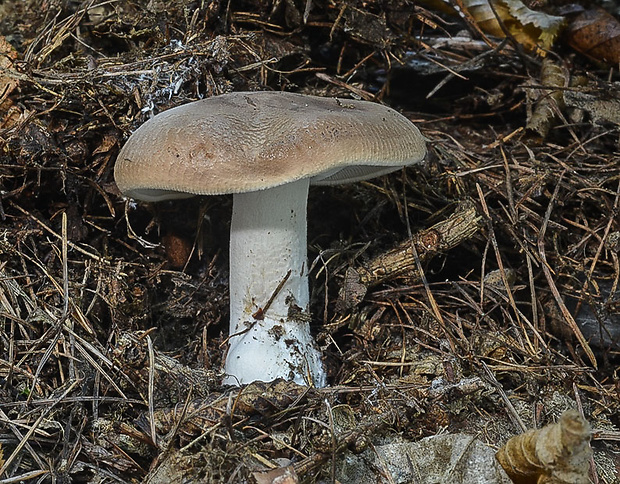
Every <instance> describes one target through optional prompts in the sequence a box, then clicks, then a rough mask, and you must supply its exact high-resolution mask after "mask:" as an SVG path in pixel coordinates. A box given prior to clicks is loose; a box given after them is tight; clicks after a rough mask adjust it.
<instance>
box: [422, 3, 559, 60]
mask: <svg viewBox="0 0 620 484" xmlns="http://www.w3.org/2000/svg"><path fill="white" fill-rule="evenodd" d="M428 1H430V2H431V3H430V4H431V5H432V3H433V0H428ZM446 1H447V0H446ZM449 3H450V4H451V5H452V7H453V8H454V10H456V11H457V12H458V13H459V14H460V15H461V16H463V17H464V18H465V19H467V20H468V21H469V22H470V23H471V22H472V21H473V22H475V24H476V25H475V26H476V27H478V28H479V29H480V30H482V32H484V33H485V34H488V35H493V36H495V37H499V38H504V37H506V33H508V34H509V35H510V36H512V38H514V40H515V41H517V42H518V43H519V44H521V45H522V46H524V47H525V48H526V49H528V50H531V51H534V52H536V53H538V54H540V55H542V56H544V55H545V50H547V49H549V48H550V47H551V45H552V44H553V42H554V40H555V39H556V37H557V35H558V33H559V31H560V28H561V27H562V26H563V24H564V18H563V17H557V16H554V15H549V14H546V13H544V12H538V11H536V10H532V9H530V8H528V7H527V6H526V5H525V4H524V3H523V2H522V1H521V0H490V1H489V0H450V1H449Z"/></svg>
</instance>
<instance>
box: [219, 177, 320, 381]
mask: <svg viewBox="0 0 620 484" xmlns="http://www.w3.org/2000/svg"><path fill="white" fill-rule="evenodd" d="M308 186H309V180H308V179H304V180H300V181H297V182H293V183H288V184H286V185H282V186H278V187H275V188H270V189H267V190H262V191H258V192H253V193H240V194H235V195H233V215H232V222H231V227H230V335H231V336H230V346H229V349H228V354H227V357H226V363H225V367H224V369H225V372H226V377H225V378H224V383H227V384H245V383H250V382H252V381H256V380H261V381H272V380H275V379H276V378H285V379H288V380H294V381H295V382H297V383H300V384H310V383H312V384H314V385H316V386H325V372H324V370H323V364H322V362H321V356H320V352H319V350H318V348H317V346H316V343H315V342H314V339H313V338H312V336H311V335H310V325H309V320H310V317H309V313H308V305H309V291H308V267H307V249H306V244H307V228H306V205H307V198H308ZM269 301H270V304H269V305H268V307H267V304H268V302H269Z"/></svg>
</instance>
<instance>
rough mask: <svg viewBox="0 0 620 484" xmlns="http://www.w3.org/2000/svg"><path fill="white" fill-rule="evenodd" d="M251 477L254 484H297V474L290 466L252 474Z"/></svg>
mask: <svg viewBox="0 0 620 484" xmlns="http://www.w3.org/2000/svg"><path fill="white" fill-rule="evenodd" d="M252 477H253V478H254V480H255V481H256V484H297V483H298V482H299V478H298V477H297V473H296V472H295V469H293V467H292V466H288V467H278V468H277V469H271V470H269V471H258V472H252Z"/></svg>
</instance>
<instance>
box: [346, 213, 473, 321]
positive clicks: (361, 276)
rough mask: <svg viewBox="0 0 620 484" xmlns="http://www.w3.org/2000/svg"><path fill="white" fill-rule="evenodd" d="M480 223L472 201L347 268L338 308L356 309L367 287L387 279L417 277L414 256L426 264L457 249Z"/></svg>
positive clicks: (412, 278)
mask: <svg viewBox="0 0 620 484" xmlns="http://www.w3.org/2000/svg"><path fill="white" fill-rule="evenodd" d="M481 221H482V217H481V216H480V215H478V213H477V211H476V207H475V205H474V204H473V202H471V201H465V202H463V203H462V204H461V205H460V206H459V207H458V208H457V210H456V211H455V212H454V213H453V214H452V215H451V216H450V217H448V218H447V219H446V220H443V221H441V222H439V223H437V224H435V225H433V226H432V227H430V228H428V229H425V230H422V231H421V232H418V233H416V234H414V235H412V237H411V239H408V240H406V241H404V242H401V243H400V244H398V245H397V246H396V247H394V248H393V249H391V250H389V251H388V252H384V253H382V254H379V255H378V256H376V257H375V258H373V259H372V260H370V261H369V262H367V263H365V264H363V265H360V266H358V267H355V268H353V267H350V268H348V269H347V271H346V273H345V277H344V283H343V285H342V288H341V290H340V294H339V301H338V309H339V310H340V311H343V310H346V309H350V308H353V307H355V306H356V305H357V304H359V303H360V302H361V301H362V299H364V296H365V295H366V291H368V289H369V288H371V287H373V286H376V285H378V284H381V283H383V282H385V281H388V280H390V279H393V278H396V277H399V276H402V275H405V274H406V275H407V277H408V278H409V280H415V279H417V278H419V277H420V275H419V273H418V271H417V268H416V261H415V258H416V257H418V258H419V261H420V262H426V261H428V260H429V259H430V258H431V257H432V256H433V255H434V254H436V253H438V252H441V251H445V250H449V249H451V248H453V247H456V246H457V245H459V244H460V243H461V242H463V241H465V240H467V239H469V238H470V237H472V236H473V235H474V234H475V233H476V232H477V231H478V230H479V229H480V227H481Z"/></svg>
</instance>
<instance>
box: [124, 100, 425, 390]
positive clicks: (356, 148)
mask: <svg viewBox="0 0 620 484" xmlns="http://www.w3.org/2000/svg"><path fill="white" fill-rule="evenodd" d="M425 155H426V146H425V139H424V137H423V136H422V135H421V134H420V132H419V130H418V129H417V128H416V127H415V126H414V125H413V123H411V122H410V121H409V120H408V119H407V118H405V117H404V116H402V115H401V114H399V113H397V112H396V111H394V110H392V109H390V108H388V107H385V106H382V105H380V104H375V103H370V102H364V101H353V100H348V99H347V100H345V99H334V98H322V97H315V96H306V95H301V94H292V93H284V92H235V93H230V94H224V95H221V96H215V97H211V98H208V99H204V100H201V101H196V102H192V103H189V104H186V105H182V106H179V107H176V108H172V109H169V110H167V111H164V112H163V113H161V114H158V115H157V116H155V117H154V118H152V119H150V120H149V121H147V122H146V123H144V124H143V125H142V126H141V127H140V128H138V129H137V130H136V131H135V132H134V133H133V134H132V135H131V137H130V138H129V139H128V141H127V143H126V144H125V145H124V147H123V148H122V150H121V151H120V153H119V155H118V159H117V161H116V165H115V168H114V177H115V180H116V184H117V185H118V188H119V189H120V191H121V192H122V193H123V194H124V195H125V196H127V197H131V198H135V199H140V200H144V201H149V202H154V201H159V200H168V199H173V198H183V197H187V196H191V195H221V194H229V193H232V194H233V214H232V221H231V226H230V336H229V348H228V353H227V356H226V362H225V365H224V370H225V374H226V376H225V377H224V383H226V384H236V385H240V384H245V383H249V382H252V381H256V380H260V381H272V380H275V379H277V378H285V379H289V380H294V381H295V382H297V383H300V384H314V385H315V386H317V387H321V386H324V385H325V384H326V376H325V371H324V368H323V364H322V361H321V353H320V351H319V349H318V347H317V345H316V343H315V341H314V339H313V337H312V335H311V333H310V324H309V322H310V314H309V312H308V310H309V308H308V307H309V289H308V264H307V253H306V250H307V247H306V246H307V240H306V239H307V237H306V231H307V229H306V205H307V198H308V187H309V185H311V184H312V185H333V184H339V183H349V182H355V181H360V180H366V179H368V178H372V177H375V176H379V175H383V174H386V173H389V172H392V171H394V170H397V169H399V168H402V167H403V166H405V165H410V164H414V163H420V162H421V161H422V160H423V159H424V157H425Z"/></svg>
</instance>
